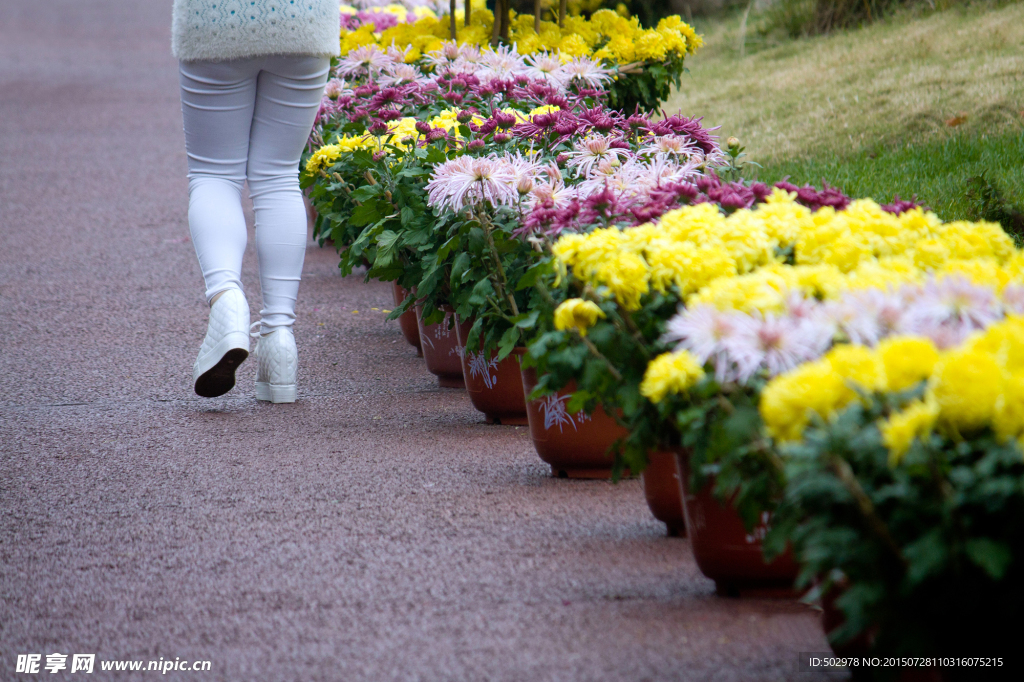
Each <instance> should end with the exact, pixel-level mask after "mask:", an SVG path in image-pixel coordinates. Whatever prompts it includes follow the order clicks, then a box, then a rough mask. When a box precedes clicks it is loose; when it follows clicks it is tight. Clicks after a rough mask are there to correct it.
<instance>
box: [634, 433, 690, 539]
mask: <svg viewBox="0 0 1024 682" xmlns="http://www.w3.org/2000/svg"><path fill="white" fill-rule="evenodd" d="M647 459H648V460H649V461H648V464H647V468H646V469H644V472H643V473H642V474H640V480H641V481H642V482H643V485H644V497H646V498H647V506H648V507H650V508H651V513H652V514H654V518H656V519H658V520H659V521H661V522H662V523H664V524H665V525H666V526H667V527H668V535H669V537H673V538H677V537H685V536H686V521H685V520H684V519H683V498H682V497H680V493H679V468H678V466H677V465H676V455H675V453H674V452H650V453H648V454H647Z"/></svg>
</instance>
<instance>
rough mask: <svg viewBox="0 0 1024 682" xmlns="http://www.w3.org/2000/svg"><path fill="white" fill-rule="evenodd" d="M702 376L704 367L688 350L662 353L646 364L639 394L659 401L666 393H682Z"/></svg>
mask: <svg viewBox="0 0 1024 682" xmlns="http://www.w3.org/2000/svg"><path fill="white" fill-rule="evenodd" d="M703 378H704V368H703V367H701V365H700V363H699V362H697V358H695V357H694V356H693V355H692V354H690V352H689V351H686V350H683V351H678V352H674V353H662V354H661V355H659V356H658V357H656V358H654V360H652V361H651V362H650V363H649V364H648V365H647V370H646V371H645V372H644V379H643V381H642V382H641V383H640V394H641V395H643V396H644V397H645V398H647V399H648V400H650V401H651V402H652V403H660V402H661V401H662V400H664V398H665V396H666V395H668V394H670V393H672V394H679V393H684V392H686V391H688V390H689V389H690V387H692V386H693V385H694V384H696V383H697V382H699V381H700V380H701V379H703Z"/></svg>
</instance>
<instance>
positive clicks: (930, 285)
mask: <svg viewBox="0 0 1024 682" xmlns="http://www.w3.org/2000/svg"><path fill="white" fill-rule="evenodd" d="M595 16H596V15H595ZM388 30H390V29H388ZM386 33H387V31H383V32H376V33H375V32H373V31H370V32H369V34H371V35H374V36H375V40H376V41H378V44H379V41H380V39H381V36H383V35H384V34H386ZM395 45H397V43H396V44H395ZM602 59H603V58H602ZM337 71H338V75H339V78H338V79H336V80H334V81H332V82H331V83H330V84H329V87H328V95H327V97H326V99H325V101H324V105H323V107H322V111H321V116H320V118H319V120H318V127H317V129H316V130H315V132H314V136H313V139H312V141H311V149H310V154H309V155H308V161H307V163H306V166H305V173H304V176H303V184H304V186H306V187H307V188H308V190H309V192H310V196H311V198H312V201H313V203H314V205H315V207H316V208H317V210H318V212H319V218H318V229H319V231H320V234H321V235H324V236H330V237H331V238H332V239H333V240H334V242H335V244H336V245H337V246H338V247H339V248H340V249H341V266H342V270H343V272H345V273H348V272H351V271H352V269H353V268H354V267H356V266H357V265H365V266H366V268H367V270H366V273H367V277H373V278H378V279H382V280H385V281H392V282H394V286H395V290H396V292H398V294H399V296H398V298H396V303H398V305H397V307H396V309H395V311H394V313H393V316H394V317H398V318H399V319H401V320H403V322H404V324H403V331H405V332H406V334H407V338H409V339H410V342H413V343H419V345H420V346H422V350H423V354H424V356H425V358H426V360H427V364H428V368H430V369H431V371H433V372H435V374H438V376H439V380H440V381H441V382H442V384H443V385H458V384H460V383H461V382H462V381H465V383H466V385H467V388H468V389H469V391H470V396H471V397H472V398H473V401H474V404H475V405H476V406H477V407H478V408H479V409H481V411H482V412H484V413H485V414H486V415H488V418H489V420H493V421H501V422H502V423H510V422H520V423H521V422H522V421H523V419H524V418H525V419H526V421H527V422H528V423H529V424H530V427H531V434H532V435H533V437H534V440H535V443H536V445H537V449H538V452H539V453H540V454H541V456H542V457H543V458H545V460H546V461H549V462H550V463H551V464H552V467H553V470H554V471H555V472H556V473H564V474H566V475H572V476H606V475H610V474H611V473H619V474H621V473H623V472H625V471H631V472H633V473H640V472H644V470H645V469H646V468H647V467H648V466H652V469H651V470H649V471H647V472H645V474H646V475H645V477H644V478H645V481H644V482H645V488H646V489H647V491H648V493H650V495H651V501H652V509H655V510H656V513H658V514H660V517H661V518H663V520H665V521H666V523H667V524H668V525H669V527H670V530H674V531H676V532H682V531H683V529H684V528H685V527H688V528H689V531H690V535H691V543H692V546H693V549H694V553H695V555H696V558H697V560H698V564H699V565H700V567H701V569H702V570H704V571H705V573H707V574H708V575H709V576H710V577H712V578H714V579H715V580H716V581H717V583H718V584H719V587H720V589H721V591H723V592H727V593H733V592H736V591H739V590H743V589H748V588H751V587H753V588H773V589H774V588H780V587H783V588H784V587H791V586H792V585H793V581H794V579H796V578H797V573H798V571H799V570H800V566H802V567H803V570H802V572H801V574H800V576H799V580H800V582H799V584H800V585H802V586H807V585H814V586H815V589H816V590H817V591H819V592H822V593H824V594H825V595H826V597H827V598H826V600H825V602H826V604H828V605H835V607H836V608H837V609H838V610H837V611H835V612H834V614H840V615H839V617H838V618H835V619H833V621H832V624H835V623H842V625H841V626H839V627H838V628H836V629H835V633H834V634H835V636H836V638H837V639H836V641H837V642H838V641H847V642H854V643H858V642H859V644H860V645H861V646H863V647H868V648H871V647H874V650H875V651H884V652H916V653H921V652H926V651H929V652H930V651H936V650H941V647H940V646H939V645H940V644H942V645H945V644H948V643H949V642H950V637H961V638H962V642H967V641H971V642H977V641H980V640H979V639H978V638H977V637H975V638H974V639H970V637H969V635H970V636H971V637H974V636H975V635H978V633H984V636H985V637H990V638H997V637H998V633H997V632H993V631H992V629H991V628H987V629H986V628H980V627H975V620H972V619H976V618H977V617H978V616H979V614H981V613H984V607H978V603H977V601H976V599H975V600H974V601H972V599H969V598H961V597H962V596H963V595H953V594H952V593H950V592H949V590H951V589H953V586H955V585H957V584H958V583H963V582H964V581H967V583H969V585H970V589H969V590H968V591H967V592H965V593H964V594H970V595H973V598H979V597H984V598H992V596H993V594H994V593H995V590H997V589H998V590H1003V591H1008V590H1011V587H1010V586H1011V585H1015V583H1013V582H1011V580H1012V577H1013V576H1014V575H1016V572H1017V571H1019V570H1020V569H1019V565H1020V562H1019V561H1014V558H1015V554H1014V552H1015V551H1016V549H1015V548H1016V547H1017V546H1019V545H1017V544H1015V543H1014V540H1015V539H1016V534H1017V533H1018V531H1017V530H1016V528H1017V527H1018V526H1019V524H1016V523H1015V522H1014V519H1015V518H1019V517H1015V516H1014V514H1016V513H1018V512H1019V510H1020V505H1021V501H1022V499H1024V497H1022V496H1024V486H1022V485H1021V482H1022V480H1024V478H1022V468H1024V461H1022V459H1021V453H1020V447H1019V445H1018V444H1017V441H1016V439H1017V438H1018V437H1019V436H1020V435H1021V434H1020V428H1018V424H1017V420H1018V415H1021V414H1024V394H1021V393H1020V392H1019V391H1018V390H1017V389H1018V386H1019V379H1018V375H1017V374H1015V372H1017V364H1015V363H1017V360H1016V356H1015V355H1014V353H1015V352H1016V351H1015V348H1017V347H1018V346H1016V345H1014V344H1016V343H1017V336H1015V335H1016V334H1017V330H1019V328H1020V327H1019V326H1018V324H1017V322H1016V319H1017V318H1016V317H1015V316H1017V315H1019V314H1022V313H1024V295H1022V290H1021V289H1020V288H1019V286H1018V284H1017V283H1019V282H1021V281H1022V280H1021V275H1022V267H1024V256H1022V254H1021V253H1020V252H1019V251H1018V250H1017V249H1016V248H1015V247H1014V245H1013V243H1012V242H1011V241H1010V239H1009V238H1008V237H1007V236H1006V235H1005V234H1004V233H1003V232H1002V231H1001V229H1000V228H999V226H998V225H994V224H988V223H943V222H941V221H940V220H939V219H938V218H936V217H935V216H934V214H931V213H929V212H928V211H927V210H925V209H923V208H921V207H918V206H916V205H914V204H913V203H911V202H899V201H897V202H895V203H894V204H892V205H888V206H879V205H877V204H875V203H874V202H872V201H870V200H856V201H851V200H850V199H849V198H848V197H846V196H844V195H842V194H841V193H840V192H838V191H836V190H834V189H832V188H829V187H827V186H826V187H824V188H823V189H822V190H820V191H819V190H815V189H814V188H810V187H804V188H797V187H794V186H791V185H787V184H786V183H779V185H777V186H776V187H766V186H764V185H760V184H757V183H753V184H751V183H747V182H743V181H741V180H738V179H736V178H737V176H738V171H739V168H738V165H739V164H738V159H739V157H740V156H741V155H742V149H741V148H740V146H739V143H738V142H736V141H735V140H730V141H729V142H728V143H727V144H726V145H725V147H724V148H723V147H720V146H719V144H718V141H717V139H716V138H715V137H714V136H713V135H711V134H710V131H708V130H706V129H705V128H703V127H702V126H701V125H700V121H699V120H694V119H689V118H685V117H681V116H668V117H665V118H662V119H660V120H655V119H653V118H651V117H649V116H646V115H644V114H641V113H639V111H638V110H634V112H633V113H632V114H627V113H623V112H621V111H617V110H616V109H614V108H611V107H609V106H608V105H607V100H608V92H607V87H608V85H609V84H610V83H612V82H613V81H612V80H611V79H612V78H613V77H614V76H615V73H614V68H613V67H610V66H609V65H608V63H607V62H605V61H601V60H595V59H593V58H590V57H585V56H575V57H569V56H568V55H558V54H553V53H547V54H540V55H534V56H533V57H532V58H531V59H526V58H524V57H523V56H522V55H520V54H519V53H518V52H517V51H516V50H515V49H514V48H512V47H509V46H505V47H498V48H484V49H480V47H478V46H476V45H473V44H466V43H463V44H461V45H460V44H458V43H455V42H449V43H443V44H441V45H440V46H439V47H438V49H437V50H434V51H428V52H427V53H426V54H425V56H417V55H416V53H415V52H413V51H411V50H404V51H403V50H401V49H398V48H397V47H395V46H389V47H388V49H385V50H381V49H379V47H375V46H364V47H360V48H357V50H352V51H350V52H349V53H348V54H347V55H346V57H345V58H343V59H342V60H340V61H339V63H338V64H337ZM342 77H344V81H343V80H342ZM411 315H415V318H412V317H410V316H411ZM412 322H415V323H416V324H415V326H414V325H413V324H412ZM978 335H982V336H978ZM979 339H986V340H985V341H979ZM979 344H981V345H979ZM985 344H988V345H985ZM947 375H948V377H955V378H956V379H957V380H958V381H959V383H956V382H953V381H951V380H950V381H947V379H944V378H943V377H947ZM944 382H945V383H944ZM944 387H945V388H944ZM943 396H945V397H943ZM956 396H959V400H960V402H959V403H956V402H955V401H953V400H952V397H956ZM526 397H530V398H531V399H530V400H529V401H527V400H526ZM943 400H947V403H948V405H946V407H943V405H944V403H943V402H942V401H943ZM951 401H952V402H951ZM943 410H945V411H943ZM968 415H971V416H968ZM556 434H557V435H556ZM559 440H561V441H562V442H563V445H568V446H570V447H574V448H575V450H576V451H575V452H569V451H567V450H559V449H558V448H557V447H556V445H557V441H559ZM609 451H611V452H612V453H613V454H614V455H615V458H614V460H610V459H609V458H608V456H607V455H608V453H609ZM654 466H657V467H659V469H658V470H659V471H660V472H662V473H660V474H659V475H658V476H651V475H650V473H651V472H652V471H653V467H654ZM679 474H681V475H679ZM677 478H678V480H679V482H680V483H681V485H682V489H683V490H682V498H681V499H685V502H686V503H685V505H683V504H681V502H679V501H678V500H677V501H675V502H670V503H669V504H668V505H667V511H666V507H665V506H663V505H662V504H661V503H660V502H658V500H659V499H660V498H658V497H657V496H656V495H655V494H654V493H656V492H657V489H658V487H659V486H658V484H659V483H661V484H662V485H661V488H662V490H664V489H666V488H667V489H668V490H669V491H671V490H675V491H677V493H678V492H679V488H678V487H676V485H675V482H676V479H677ZM666 481H669V482H670V484H669V485H668V486H665V485H664V483H665V482H666ZM680 512H684V515H685V520H686V523H685V524H684V522H683V518H682V517H681V516H680ZM762 550H767V552H768V555H769V558H771V561H770V562H766V561H765V559H764V557H763V556H762ZM1013 595H1014V599H1010V600H1008V604H1012V605H1014V606H1016V605H1017V604H1019V603H1020V601H1019V600H1016V601H1015V595H1016V592H1015V591H1013ZM929 598H931V599H948V600H949V601H950V603H951V604H952V605H953V608H955V609H957V611H956V613H957V614H958V616H962V617H963V621H962V622H963V623H965V624H969V625H964V626H957V627H952V628H951V627H949V626H948V623H944V624H943V627H945V631H944V632H939V631H938V630H939V628H938V626H937V623H938V621H936V620H935V619H929V618H924V617H921V616H920V614H927V613H932V612H933V610H929V609H927V608H923V606H922V605H923V604H924V602H925V601H927V600H928V599H929ZM912 606H917V607H921V608H922V609H923V610H921V611H920V612H919V614H915V613H914V612H912V611H911V612H908V610H907V609H908V608H909V607H912ZM1008 608H1009V607H1008ZM972 609H973V610H972ZM979 609H980V610H979ZM910 624H912V625H913V627H911V626H910ZM965 628H973V629H971V631H970V632H967V631H966V629H965ZM830 629H831V628H830ZM950 633H953V634H950ZM991 641H997V640H996V639H993V640H991ZM937 647H938V649H937ZM954 649H955V650H960V649H962V647H960V649H957V648H956V647H954Z"/></svg>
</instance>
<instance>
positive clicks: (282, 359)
mask: <svg viewBox="0 0 1024 682" xmlns="http://www.w3.org/2000/svg"><path fill="white" fill-rule="evenodd" d="M253 326H255V325H253ZM256 359H257V362H258V365H257V370H256V400H269V401H270V402H272V403H294V402H295V395H296V377H297V375H298V372H299V352H298V350H297V349H296V348H295V336H294V335H292V330H291V329H289V328H287V327H280V328H278V329H275V330H274V331H272V332H271V333H269V334H267V335H266V336H259V338H258V340H257V341H256Z"/></svg>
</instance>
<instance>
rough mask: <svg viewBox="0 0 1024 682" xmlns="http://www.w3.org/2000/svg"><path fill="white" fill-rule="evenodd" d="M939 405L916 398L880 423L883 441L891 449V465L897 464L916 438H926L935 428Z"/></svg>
mask: <svg viewBox="0 0 1024 682" xmlns="http://www.w3.org/2000/svg"><path fill="white" fill-rule="evenodd" d="M938 416H939V406H938V405H937V404H935V403H934V402H931V401H924V400H915V401H914V402H913V403H911V404H910V405H909V406H907V407H906V408H904V409H903V410H902V411H901V412H898V413H896V414H894V415H892V416H890V417H889V419H887V420H885V421H883V422H882V423H881V424H879V425H878V429H879V431H881V433H882V442H883V443H884V444H885V447H886V448H888V449H889V466H897V465H899V463H900V462H901V461H902V460H903V455H905V454H907V450H909V449H910V446H911V445H912V444H913V442H914V439H915V438H925V437H927V436H928V434H930V433H931V432H932V429H933V428H935V420H936V419H938Z"/></svg>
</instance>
